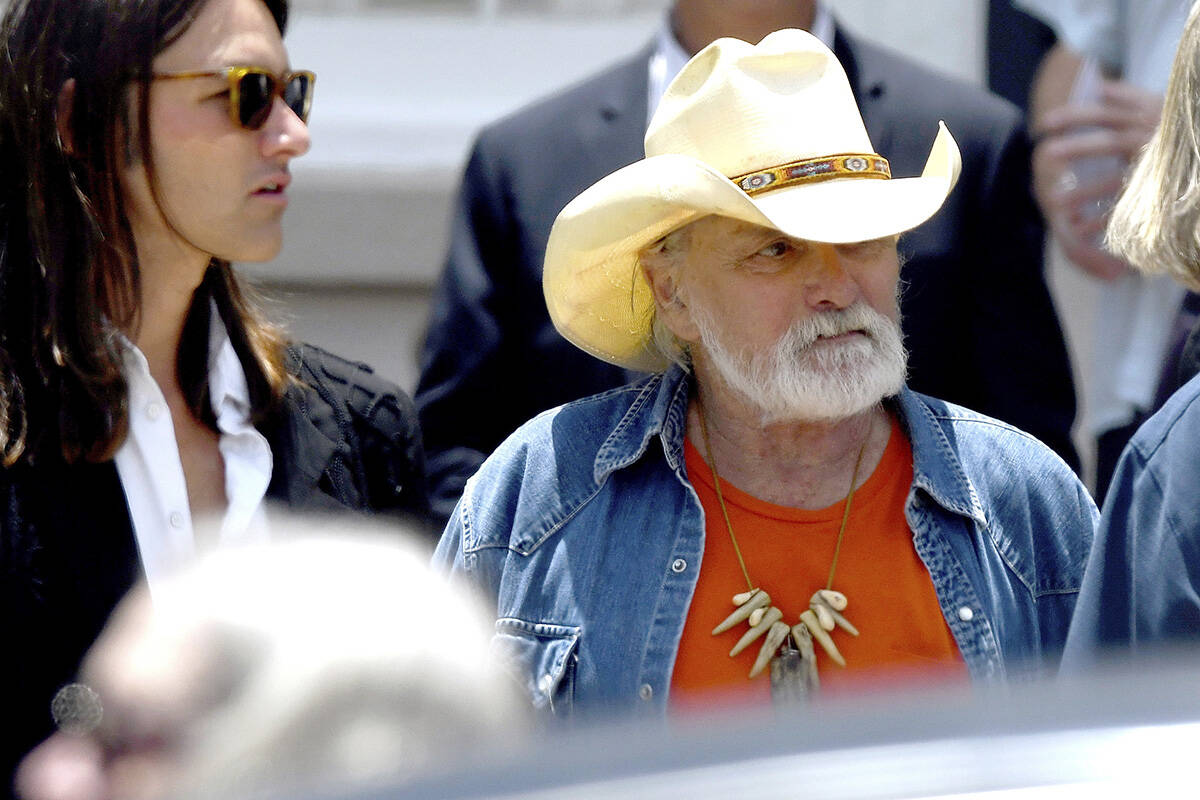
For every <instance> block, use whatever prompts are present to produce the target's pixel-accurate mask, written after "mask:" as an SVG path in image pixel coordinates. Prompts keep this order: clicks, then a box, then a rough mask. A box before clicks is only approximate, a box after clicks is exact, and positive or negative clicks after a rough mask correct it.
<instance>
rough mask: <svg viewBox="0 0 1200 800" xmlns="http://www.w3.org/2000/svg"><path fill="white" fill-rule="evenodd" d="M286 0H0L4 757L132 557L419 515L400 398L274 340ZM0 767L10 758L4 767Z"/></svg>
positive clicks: (291, 142)
mask: <svg viewBox="0 0 1200 800" xmlns="http://www.w3.org/2000/svg"><path fill="white" fill-rule="evenodd" d="M286 19H287V3H286V0H136V1H135V0H88V2H80V1H79V0H14V2H12V3H10V4H8V9H7V13H6V14H5V16H4V20H3V27H2V29H0V60H2V61H3V63H4V65H5V66H4V69H3V70H0V174H2V175H3V176H4V180H3V181H0V456H2V459H0V461H2V463H3V467H2V468H0V498H2V500H0V504H2V507H3V510H2V511H0V574H2V575H3V584H2V587H0V641H2V642H3V643H4V647H5V650H6V652H7V653H9V654H11V655H10V657H7V658H5V659H4V661H5V668H4V669H5V674H6V676H7V675H11V679H10V680H5V681H4V686H5V687H6V695H5V696H6V698H7V702H8V705H7V706H6V708H5V710H4V719H5V723H4V726H3V728H4V734H5V739H6V740H5V746H4V747H3V750H2V752H3V758H4V761H5V763H4V764H3V766H4V767H11V764H12V759H14V758H15V756H16V755H18V754H19V753H20V752H21V751H22V750H25V749H27V748H28V747H29V746H30V745H32V744H33V743H35V742H36V741H37V740H38V739H39V738H41V737H42V736H44V735H45V734H46V733H47V732H48V730H49V728H50V724H51V721H50V714H49V708H50V701H51V698H52V697H53V695H54V693H55V691H56V690H57V689H58V687H59V686H61V685H62V684H64V683H66V682H67V681H69V680H70V678H71V677H72V675H73V674H74V672H75V669H76V667H77V665H78V662H79V659H80V657H82V655H83V653H84V651H85V650H86V649H87V647H88V645H90V644H91V643H92V641H93V639H94V638H95V636H96V635H97V634H98V632H99V630H100V627H101V625H102V624H103V622H104V620H105V618H106V617H107V615H108V613H109V611H110V610H111V609H112V608H113V606H114V605H115V603H116V602H117V600H118V599H119V598H120V597H121V595H122V594H124V592H125V591H126V590H127V589H128V588H129V586H130V585H131V584H132V583H133V581H134V579H135V578H136V577H137V576H138V575H139V574H143V573H144V574H145V576H146V578H147V579H148V580H149V583H150V586H151V589H152V590H153V587H154V586H155V584H156V582H158V581H159V580H162V579H163V578H164V577H165V576H167V575H169V574H170V573H171V572H172V571H173V570H175V569H176V568H178V567H179V566H181V565H182V564H185V563H187V562H188V561H189V560H190V559H191V557H192V556H193V555H194V554H195V552H197V551H198V550H202V549H205V548H209V547H213V546H217V545H225V544H232V543H238V542H242V541H245V540H247V539H248V538H253V536H254V534H253V533H252V531H256V530H261V529H262V528H261V526H259V525H256V524H254V523H256V522H258V521H260V518H261V517H262V515H263V506H264V502H265V501H266V500H268V499H276V500H279V501H282V502H285V503H287V504H288V505H291V506H293V507H298V508H326V509H332V508H353V509H362V510H368V509H403V510H418V511H419V510H421V509H423V508H424V506H425V499H424V490H423V481H422V456H421V446H420V439H419V435H418V432H417V427H416V423H415V418H414V414H413V411H412V408H411V403H410V401H409V399H408V398H406V397H404V396H403V395H402V394H401V393H400V392H399V390H398V389H397V388H396V387H395V386H393V385H391V384H389V383H388V382H386V381H382V380H380V379H378V378H376V377H374V376H373V375H372V374H371V373H370V370H368V369H366V368H364V367H361V366H359V365H356V364H351V363H349V362H346V361H343V360H341V359H338V358H336V357H333V356H331V355H328V354H326V353H323V352H322V351H320V350H317V349H315V348H312V347H308V346H305V345H294V344H292V343H290V342H289V341H288V340H287V338H286V337H285V336H284V334H283V332H282V331H281V330H280V329H278V328H277V327H275V326H273V325H271V324H269V323H268V322H267V321H266V320H265V319H264V317H263V316H262V314H261V313H260V312H259V311H258V310H257V308H256V307H255V305H254V303H253V302H252V300H251V299H250V296H249V295H248V293H247V290H246V287H244V286H243V284H242V282H241V280H240V279H239V278H238V276H237V275H236V273H235V272H234V271H233V269H232V267H231V266H230V262H231V261H235V260H253V261H263V260H267V259H270V258H273V257H274V256H275V255H276V254H277V253H278V252H279V248H280V244H281V235H282V230H281V225H280V223H281V219H282V216H283V213H284V210H285V209H286V207H287V203H288V198H287V189H288V185H289V184H290V182H291V176H290V174H289V170H288V166H289V164H290V163H291V161H292V159H294V158H297V157H299V156H301V155H303V154H304V153H305V152H306V151H307V150H308V147H309V138H308V129H307V127H306V124H305V120H306V118H307V115H308V112H309V109H310V105H311V101H312V91H313V82H314V76H313V75H312V74H311V73H307V72H302V71H299V72H298V71H293V70H292V67H291V65H290V64H289V63H288V56H287V51H286V50H285V48H284V46H283V40H282V33H283V29H284V25H285V23H286ZM4 774H5V775H7V774H8V770H7V769H5V770H4Z"/></svg>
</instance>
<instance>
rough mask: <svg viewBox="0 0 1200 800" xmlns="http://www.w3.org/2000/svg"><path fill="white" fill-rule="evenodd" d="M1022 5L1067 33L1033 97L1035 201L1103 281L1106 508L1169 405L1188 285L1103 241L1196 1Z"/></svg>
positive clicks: (1088, 393)
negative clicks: (1164, 400) (1179, 315)
mask: <svg viewBox="0 0 1200 800" xmlns="http://www.w3.org/2000/svg"><path fill="white" fill-rule="evenodd" d="M1015 2H1016V3H1017V4H1018V5H1020V6H1024V7H1025V8H1026V9H1027V10H1028V11H1030V13H1033V14H1036V15H1037V16H1039V17H1041V18H1042V19H1044V20H1045V21H1046V22H1047V23H1048V24H1050V25H1051V27H1053V28H1054V29H1055V33H1056V34H1057V36H1058V43H1057V44H1056V45H1055V46H1054V47H1052V48H1051V49H1050V51H1049V52H1048V53H1047V54H1046V57H1045V58H1044V59H1043V61H1042V64H1041V67H1040V68H1039V70H1038V73H1037V78H1036V80H1035V83H1034V86H1033V89H1032V92H1031V120H1032V122H1031V127H1032V129H1033V131H1034V134H1035V136H1036V139H1037V147H1036V148H1035V149H1034V153H1033V178H1034V193H1035V195H1036V196H1037V199H1038V202H1039V204H1040V206H1041V208H1042V211H1043V212H1044V214H1045V217H1046V220H1047V222H1048V223H1049V225H1050V229H1051V231H1052V232H1053V233H1054V238H1055V240H1056V241H1057V242H1058V243H1059V245H1060V247H1061V248H1062V250H1063V253H1064V254H1065V255H1066V257H1067V259H1069V260H1070V262H1071V263H1072V264H1074V265H1075V266H1076V267H1078V268H1079V269H1081V270H1083V271H1084V272H1085V273H1086V274H1087V275H1090V276H1091V277H1093V278H1095V279H1097V280H1099V281H1101V282H1102V285H1101V287H1100V292H1099V295H1098V300H1097V305H1096V309H1095V318H1096V323H1095V325H1094V326H1093V329H1092V331H1093V334H1092V335H1093V342H1092V344H1091V349H1092V352H1093V363H1092V365H1091V368H1090V378H1089V380H1088V385H1087V386H1085V387H1084V394H1083V396H1084V405H1085V408H1086V409H1087V419H1088V424H1089V428H1090V430H1089V433H1090V434H1091V435H1092V436H1094V437H1095V442H1096V481H1095V486H1096V492H1095V494H1096V497H1097V499H1098V500H1103V498H1104V493H1105V490H1106V487H1107V486H1108V482H1109V480H1110V479H1111V476H1112V470H1113V467H1114V466H1115V465H1116V461H1117V457H1118V456H1119V455H1120V453H1121V449H1122V448H1123V447H1124V446H1125V442H1127V441H1128V440H1129V437H1130V436H1131V435H1132V434H1133V432H1134V431H1135V430H1136V429H1137V427H1138V425H1140V424H1141V423H1142V421H1143V420H1145V418H1146V417H1147V416H1148V415H1149V414H1150V413H1152V412H1153V411H1154V409H1155V408H1157V405H1156V404H1157V403H1158V402H1161V401H1160V400H1158V399H1156V396H1157V390H1158V387H1159V384H1160V383H1161V382H1162V380H1163V375H1164V371H1165V372H1166V373H1168V374H1172V373H1173V372H1174V366H1173V365H1168V364H1166V363H1165V362H1166V359H1167V357H1168V353H1169V351H1170V348H1171V345H1172V338H1173V337H1172V328H1173V320H1174V317H1175V315H1176V312H1177V310H1178V309H1179V307H1180V302H1181V299H1182V297H1183V294H1184V290H1183V288H1182V287H1180V286H1178V285H1177V284H1175V283H1174V282H1172V281H1171V280H1170V279H1168V278H1161V277H1148V276H1144V275H1140V274H1138V273H1136V272H1133V271H1131V270H1130V269H1129V267H1128V265H1127V264H1125V263H1124V262H1123V261H1121V260H1120V259H1118V258H1116V257H1114V256H1113V255H1111V254H1110V253H1107V252H1105V250H1104V249H1103V248H1102V247H1101V246H1100V236H1101V234H1102V232H1103V230H1104V224H1105V221H1106V218H1107V210H1108V208H1110V206H1111V201H1112V198H1113V197H1114V195H1115V194H1116V192H1117V191H1118V190H1119V189H1120V188H1121V185H1122V183H1123V181H1124V177H1125V174H1126V169H1127V166H1128V164H1129V162H1130V160H1131V159H1132V158H1133V157H1134V156H1136V155H1137V153H1138V151H1139V150H1140V149H1141V148H1142V147H1143V146H1144V145H1145V144H1146V142H1147V141H1149V139H1150V136H1151V134H1152V133H1153V131H1154V127H1155V126H1156V125H1157V124H1158V120H1159V115H1160V112H1161V108H1162V93H1163V88H1164V87H1165V86H1166V83H1167V73H1168V71H1169V70H1170V65H1171V58H1172V56H1173V54H1174V52H1175V45H1176V43H1177V42H1178V41H1179V33H1180V31H1181V30H1182V29H1183V22H1184V18H1185V16H1186V14H1187V9H1188V6H1189V2H1188V0H1136V2H1131V0H1015ZM1172 377H1173V374H1172Z"/></svg>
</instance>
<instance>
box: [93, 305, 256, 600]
mask: <svg viewBox="0 0 1200 800" xmlns="http://www.w3.org/2000/svg"><path fill="white" fill-rule="evenodd" d="M208 352H209V357H208V382H209V394H210V397H211V399H212V409H213V414H214V415H215V416H216V420H217V429H218V431H219V433H220V439H219V441H218V448H219V449H220V452H221V458H222V460H223V461H224V465H225V496H226V499H227V501H228V505H227V507H226V509H225V514H224V516H223V517H222V518H221V519H220V521H219V525H218V521H217V520H216V519H213V520H207V521H203V520H202V521H200V526H201V527H202V529H208V528H209V527H210V526H211V528H212V531H213V533H212V534H211V535H210V536H207V537H206V538H205V541H206V542H210V543H211V546H216V547H225V546H230V545H235V544H244V543H248V542H254V541H261V540H263V539H265V538H266V537H267V527H266V517H265V514H264V512H263V499H264V498H265V497H266V493H267V486H268V485H269V484H270V482H271V464H272V461H271V446H270V444H269V443H268V442H267V439H266V437H264V436H263V435H262V434H261V433H259V432H258V430H257V429H255V427H254V426H253V424H251V422H250V390H249V387H248V386H247V384H246V373H245V371H244V370H243V369H242V364H241V362H240V361H239V360H238V357H237V353H236V352H234V349H233V343H232V342H231V341H230V340H229V333H228V332H227V331H226V330H225V325H224V324H223V323H222V322H221V318H220V316H219V315H218V314H217V311H216V308H215V306H214V307H213V309H212V321H211V323H210V328H209V344H208ZM125 380H126V381H127V383H128V385H129V434H128V436H127V437H126V439H125V442H124V443H123V444H122V445H121V448H120V449H119V450H118V451H117V454H116V457H115V459H114V460H115V462H116V467H117V475H118V476H119V477H120V479H121V486H122V488H123V489H124V490H125V500H126V502H127V503H128V505H129V516H130V519H131V520H132V522H133V532H134V536H135V538H136V540H137V545H138V552H139V553H140V555H141V559H142V568H143V570H144V571H145V573H146V579H147V580H148V581H149V583H150V590H151V593H152V594H153V591H154V586H155V584H156V583H160V582H161V581H162V580H163V579H164V578H165V577H166V576H168V575H169V574H170V573H172V572H173V571H175V570H176V569H178V568H179V567H181V566H184V565H186V564H187V563H188V562H190V561H191V560H192V559H193V558H194V557H195V556H196V555H197V553H198V552H199V551H200V550H201V549H203V546H202V545H201V544H200V543H198V542H197V539H196V526H197V521H196V520H193V518H192V512H191V506H190V505H189V503H188V494H187V482H186V481H185V479H184V475H183V463H182V461H181V460H180V457H179V445H178V442H177V441H176V439H175V427H174V424H173V423H172V421H171V411H170V409H168V408H167V403H166V400H165V398H164V397H163V393H162V391H161V390H160V389H159V387H158V384H157V383H156V382H155V380H154V378H153V377H152V376H151V375H150V368H149V365H148V364H147V362H146V357H145V356H144V355H143V354H142V352H141V351H140V350H139V349H138V348H137V347H136V346H135V345H134V344H133V343H132V342H129V341H128V340H126V342H125Z"/></svg>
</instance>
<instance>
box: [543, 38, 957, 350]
mask: <svg viewBox="0 0 1200 800" xmlns="http://www.w3.org/2000/svg"><path fill="white" fill-rule="evenodd" d="M961 166H962V162H961V159H960V157H959V153H958V145H956V144H955V142H954V139H953V137H951V136H950V133H949V131H947V130H946V127H945V125H940V126H939V130H938V134H937V138H936V139H935V140H934V142H933V147H932V149H931V150H930V153H929V158H928V160H927V161H926V163H925V170H924V171H923V172H922V173H921V175H920V177H917V178H898V179H893V178H891V172H890V167H889V166H888V163H887V160H886V159H884V158H883V157H882V156H879V155H877V154H876V153H875V152H874V148H873V147H872V146H871V140H870V138H869V137H868V136H867V131H866V128H865V127H864V126H863V121H862V116H861V114H860V113H859V111H858V106H857V105H856V103H855V101H854V94H853V92H852V91H851V89H850V82H849V81H848V80H847V79H846V72H845V70H844V69H842V65H841V64H840V63H839V62H838V60H837V58H836V57H835V56H834V55H833V53H832V52H831V51H830V50H829V48H827V47H826V46H825V45H824V44H822V43H821V41H820V40H819V39H817V38H816V37H814V36H812V35H810V34H808V33H806V32H804V31H800V30H782V31H776V32H775V33H772V34H770V35H769V36H767V37H766V38H764V39H763V40H762V41H761V42H759V43H758V44H757V45H750V44H747V43H746V42H743V41H741V40H739V39H718V40H717V41H715V42H713V43H712V44H710V45H709V46H708V47H705V48H704V49H703V50H701V51H700V52H699V53H697V54H696V55H695V56H694V57H693V58H692V60H691V61H689V62H688V63H687V65H686V66H685V67H684V68H683V70H682V71H681V72H680V73H679V75H678V76H677V77H676V78H675V80H673V81H672V82H671V85H670V86H668V87H667V91H666V94H665V95H664V96H663V99H662V102H661V103H660V104H659V106H658V110H657V111H656V112H655V113H654V117H653V119H651V121H650V127H649V129H648V130H647V131H646V158H644V159H642V160H641V161H638V162H636V163H634V164H630V165H629V166H627V167H624V168H623V169H619V170H617V171H616V172H614V173H612V174H611V175H609V176H607V177H605V178H602V179H601V180H600V181H598V182H597V183H595V184H594V185H592V186H591V187H590V188H588V189H586V190H585V191H584V192H583V193H582V194H580V195H579V196H578V197H576V198H575V199H574V200H572V201H571V202H570V203H569V204H568V205H567V207H566V208H564V209H563V210H562V212H561V213H560V214H559V215H558V219H557V220H555V223H554V228H553V229H552V230H551V232H550V241H549V243H548V245H547V247H546V264H545V269H544V272H543V278H542V285H543V289H544V291H545V295H546V305H547V307H548V308H549V311H550V318H551V319H552V320H553V321H554V325H555V327H556V328H558V331H559V332H560V333H561V334H562V335H563V336H565V337H566V338H567V339H568V340H569V341H571V342H573V343H574V344H575V345H577V346H579V347H581V348H582V349H584V350H586V351H587V352H589V353H591V354H592V355H594V356H596V357H597V358H601V359H603V360H605V361H609V362H611V363H614V364H618V365H620V366H623V367H628V368H630V369H636V370H642V371H647V372H652V371H655V370H659V369H662V368H664V367H665V365H666V362H665V361H664V360H663V359H662V358H661V357H660V356H659V355H658V354H657V353H656V352H655V351H654V350H653V349H652V348H651V347H650V346H649V342H650V323H651V318H652V314H653V309H654V300H653V298H652V296H651V293H650V287H649V286H648V285H647V284H646V281H645V278H644V276H643V275H642V270H641V267H640V266H639V264H638V252H639V251H641V250H642V249H644V248H645V247H646V246H647V245H650V244H652V243H653V242H655V241H657V240H658V239H660V238H662V237H663V236H665V235H666V234H668V233H670V232H671V231H673V230H675V229H676V228H679V227H681V226H682V225H685V224H686V223H688V222H691V221H693V220H696V219H699V218H701V217H704V216H708V215H710V214H718V215H720V216H724V217H732V218H733V219H738V220H744V221H746V222H750V223H753V224H756V225H762V226H765V227H769V228H775V229H777V230H780V231H783V232H784V233H786V234H788V235H789V236H794V237H796V238H798V239H807V240H810V241H817V242H830V243H844V242H860V241H866V240H869V239H877V238H880V237H883V236H890V235H894V234H897V233H900V232H902V231H906V230H908V229H910V228H913V227H915V226H917V225H919V224H921V223H922V222H924V221H925V220H927V219H929V217H931V216H933V214H934V213H935V212H936V211H937V210H938V208H940V207H941V205H942V203H943V202H944V201H945V199H946V196H947V195H948V194H949V193H950V190H951V189H952V188H954V183H955V181H956V180H957V179H958V173H959V170H960V168H961Z"/></svg>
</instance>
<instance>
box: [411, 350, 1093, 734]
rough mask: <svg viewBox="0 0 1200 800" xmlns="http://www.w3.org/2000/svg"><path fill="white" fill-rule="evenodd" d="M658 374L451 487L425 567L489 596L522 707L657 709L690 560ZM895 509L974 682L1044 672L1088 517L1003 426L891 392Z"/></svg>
mask: <svg viewBox="0 0 1200 800" xmlns="http://www.w3.org/2000/svg"><path fill="white" fill-rule="evenodd" d="M690 385H691V382H690V380H689V379H688V376H687V375H686V373H684V372H683V371H682V370H680V369H679V368H672V369H671V370H670V371H668V372H666V373H665V374H660V375H655V376H652V377H650V378H647V379H645V380H643V381H641V382H638V383H635V384H631V385H629V386H626V387H624V388H621V389H614V390H612V391H610V392H605V393H603V394H598V395H594V396H592V397H589V398H586V399H584V400H580V401H577V402H574V403H569V404H567V405H565V406H561V407H559V408H556V409H552V410H550V411H547V412H545V413H543V414H541V415H539V416H538V417H535V418H534V419H533V420H531V421H530V422H528V423H526V424H525V425H524V426H522V427H521V428H520V429H519V430H518V431H517V432H516V433H514V434H513V435H512V436H511V437H510V438H509V439H508V440H507V441H506V442H505V443H504V444H503V445H501V447H500V448H499V449H498V450H497V451H496V452H495V453H494V454H493V455H492V456H491V457H490V458H489V459H488V460H487V461H486V462H485V463H484V465H483V466H482V467H481V468H480V470H479V472H478V473H477V474H476V475H475V476H474V477H473V478H472V479H471V480H470V481H468V483H467V486H466V490H465V492H464V495H463V497H462V500H461V501H460V502H459V504H458V507H457V508H456V509H455V511H454V515H453V516H452V517H451V519H450V522H449V524H448V526H447V528H446V532H445V534H444V535H443V537H442V541H441V543H440V544H439V545H438V549H437V552H436V554H435V556H434V562H435V564H436V565H437V566H439V568H441V569H444V570H447V571H452V572H455V573H461V574H464V575H466V576H467V577H468V578H469V579H470V580H472V581H473V582H475V583H476V584H478V585H479V586H480V587H481V588H482V589H483V592H484V594H485V596H486V597H487V598H488V600H489V601H494V603H495V611H496V617H497V619H496V627H495V638H494V640H493V648H494V650H495V651H496V653H497V655H498V656H500V657H502V658H504V659H505V660H506V661H507V662H508V664H509V666H510V667H511V668H513V669H514V670H515V671H516V673H517V676H518V679H519V680H520V681H521V683H522V685H523V687H524V688H525V689H526V690H527V691H528V693H529V696H530V698H531V699H532V701H533V704H534V705H535V706H537V707H540V708H549V709H552V710H554V711H555V712H557V713H560V714H563V713H569V712H571V711H573V710H574V711H584V712H587V711H591V712H600V711H603V712H615V713H618V714H620V713H647V714H661V713H663V712H664V711H665V709H666V707H667V700H668V692H669V688H670V683H671V674H672V671H673V669H674V664H675V655H676V650H677V648H678V644H679V638H680V635H681V633H682V631H683V625H684V619H685V618H686V616H687V613H688V606H689V604H690V602H691V598H692V592H693V590H694V589H695V586H696V579H697V575H698V573H699V570H700V569H701V564H700V558H701V555H702V553H703V552H704V511H703V509H702V508H701V505H700V501H699V499H698V498H697V496H696V493H695V491H694V490H693V489H692V485H691V483H690V482H689V481H688V477H687V474H686V468H685V466H684V457H683V442H684V434H685V422H686V418H687V408H688V394H689V390H690ZM889 402H890V403H892V409H893V411H894V412H895V413H897V414H898V416H899V418H900V420H901V422H902V425H903V427H904V429H905V431H906V433H907V434H908V436H909V438H910V440H911V442H912V449H913V461H914V463H913V474H914V477H913V485H912V488H911V490H910V491H909V494H908V499H907V502H906V504H905V509H904V512H905V516H906V518H907V520H908V524H909V527H910V528H911V529H912V532H913V542H914V545H915V547H916V551H917V553H918V555H919V556H920V558H921V559H922V561H923V562H924V564H925V566H926V567H927V568H928V570H929V573H930V575H931V577H932V579H933V585H934V588H935V590H936V592H937V596H938V601H939V603H940V604H941V608H942V613H943V614H944V615H945V618H946V621H947V623H948V624H949V627H950V630H951V632H952V633H953V636H954V639H955V641H956V642H957V644H958V647H959V650H960V651H961V652H962V656H963V658H964V660H965V662H966V666H967V669H968V671H969V673H970V675H971V677H972V678H973V679H976V680H986V681H996V680H1003V679H1006V678H1012V677H1014V676H1016V675H1019V674H1027V673H1029V672H1031V671H1033V670H1035V669H1037V668H1039V667H1042V666H1045V665H1046V664H1055V663H1057V659H1058V656H1059V653H1060V651H1061V648H1062V645H1063V641H1064V639H1065V636H1066V632H1067V625H1068V622H1069V620H1070V616H1071V611H1072V608H1073V606H1074V604H1075V597H1076V594H1077V592H1078V590H1079V584H1080V580H1081V576H1082V572H1083V567H1084V563H1085V560H1086V558H1087V554H1088V549H1089V547H1090V545H1091V541H1092V535H1093V532H1094V530H1095V526H1096V524H1097V519H1098V516H1099V515H1098V512H1097V511H1096V506H1095V504H1094V503H1093V502H1092V500H1091V497H1090V496H1089V495H1088V493H1087V490H1086V489H1084V487H1083V486H1082V484H1080V483H1079V481H1078V479H1077V478H1076V477H1075V474H1074V473H1073V472H1072V471H1071V470H1070V469H1069V468H1068V467H1067V466H1066V465H1065V464H1064V463H1063V462H1062V461H1061V459H1059V458H1058V456H1056V455H1055V454H1054V453H1053V452H1051V451H1050V450H1049V449H1048V448H1047V447H1045V446H1044V445H1043V444H1042V443H1041V442H1039V441H1038V440H1036V439H1034V438H1033V437H1031V436H1029V435H1028V434H1025V433H1023V432H1021V431H1019V430H1017V429H1015V428H1013V427H1011V426H1009V425H1006V424H1005V423H1002V422H998V421H996V420H993V419H990V418H988V417H984V416H982V415H979V414H976V413H974V412H971V411H967V410H965V409H963V408H960V407H958V406H954V405H951V404H949V403H945V402H942V401H940V400H934V399H932V398H929V397H926V396H923V395H919V394H917V393H915V392H912V391H910V390H908V389H903V390H902V391H901V392H900V394H899V395H897V396H896V397H895V398H893V399H892V400H890V401H889Z"/></svg>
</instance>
